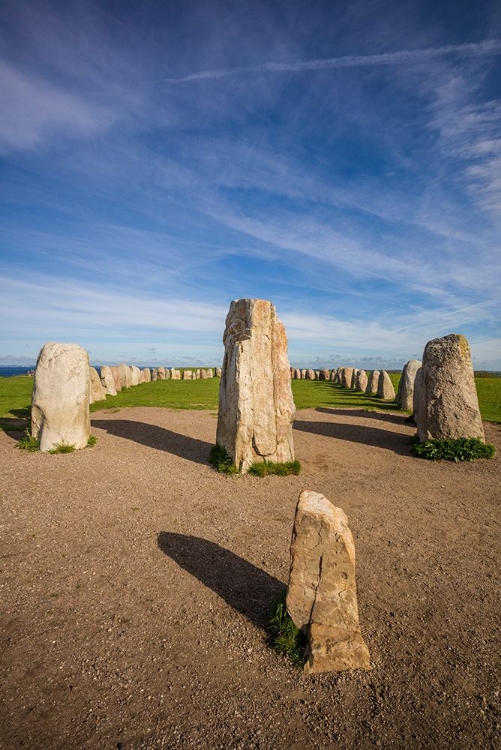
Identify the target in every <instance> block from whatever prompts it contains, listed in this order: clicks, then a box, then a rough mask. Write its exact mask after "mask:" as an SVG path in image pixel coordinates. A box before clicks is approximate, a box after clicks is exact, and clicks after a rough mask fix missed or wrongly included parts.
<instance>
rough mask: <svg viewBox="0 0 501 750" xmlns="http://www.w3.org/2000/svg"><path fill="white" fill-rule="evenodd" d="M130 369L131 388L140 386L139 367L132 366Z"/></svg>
mask: <svg viewBox="0 0 501 750" xmlns="http://www.w3.org/2000/svg"><path fill="white" fill-rule="evenodd" d="M129 369H130V384H131V386H135V385H139V373H140V370H139V367H137V366H136V365H131V366H130V368H129Z"/></svg>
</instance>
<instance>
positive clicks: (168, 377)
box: [165, 367, 171, 380]
mask: <svg viewBox="0 0 501 750" xmlns="http://www.w3.org/2000/svg"><path fill="white" fill-rule="evenodd" d="M165 379H166V380H170V379H171V371H170V370H169V368H168V367H166V368H165Z"/></svg>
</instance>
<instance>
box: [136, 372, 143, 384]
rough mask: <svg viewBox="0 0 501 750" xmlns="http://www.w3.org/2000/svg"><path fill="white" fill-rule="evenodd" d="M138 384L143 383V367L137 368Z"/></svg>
mask: <svg viewBox="0 0 501 750" xmlns="http://www.w3.org/2000/svg"><path fill="white" fill-rule="evenodd" d="M137 382H138V384H139V385H141V383H144V369H143V368H140V369H139V375H138V381H137Z"/></svg>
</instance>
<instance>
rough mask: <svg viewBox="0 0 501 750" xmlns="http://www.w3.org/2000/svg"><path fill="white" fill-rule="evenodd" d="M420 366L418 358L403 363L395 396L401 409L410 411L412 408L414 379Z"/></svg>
mask: <svg viewBox="0 0 501 750" xmlns="http://www.w3.org/2000/svg"><path fill="white" fill-rule="evenodd" d="M420 367H421V362H420V361H419V360H418V359H410V360H409V361H408V362H406V364H405V365H404V368H403V370H402V375H401V376H400V382H399V384H398V392H397V398H396V400H397V402H398V403H399V404H400V408H401V409H406V410H407V411H412V410H413V408H414V406H413V405H414V381H415V380H416V373H417V371H418V370H419V368H420Z"/></svg>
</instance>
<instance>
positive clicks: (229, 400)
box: [216, 299, 295, 472]
mask: <svg viewBox="0 0 501 750" xmlns="http://www.w3.org/2000/svg"><path fill="white" fill-rule="evenodd" d="M223 342H224V347H225V353H224V361H223V369H222V374H221V382H220V384H219V413H218V422H217V435H216V441H217V443H218V444H219V445H221V446H223V447H224V448H226V450H227V451H228V453H229V455H230V456H231V457H232V459H233V461H234V463H235V465H236V466H237V467H238V469H239V471H242V472H245V471H247V469H248V468H249V466H250V465H251V464H252V463H254V462H255V461H274V462H282V461H293V460H294V448H293V440H292V421H293V419H294V414H295V406H294V400H293V397H292V388H291V379H290V369H289V360H288V356H287V336H286V334H285V328H284V326H283V324H282V323H281V321H280V320H279V318H278V316H277V313H276V310H275V307H274V305H272V304H271V302H268V301H266V300H260V299H239V300H234V301H233V302H232V303H231V306H230V310H229V312H228V315H227V317H226V329H225V332H224V337H223Z"/></svg>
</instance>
